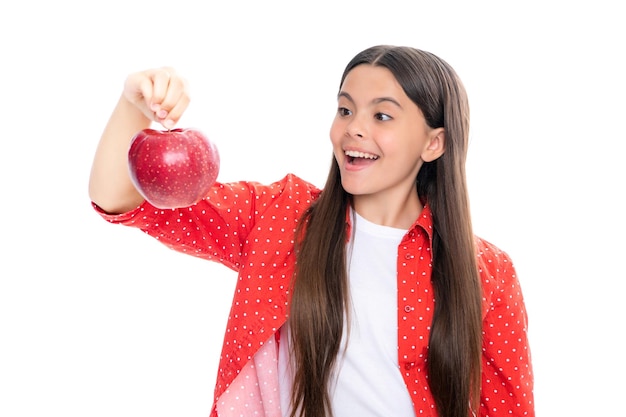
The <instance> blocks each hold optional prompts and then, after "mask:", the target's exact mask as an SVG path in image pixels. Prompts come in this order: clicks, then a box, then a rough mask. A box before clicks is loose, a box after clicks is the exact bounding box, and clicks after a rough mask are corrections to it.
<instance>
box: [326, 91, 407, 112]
mask: <svg viewBox="0 0 626 417" xmlns="http://www.w3.org/2000/svg"><path fill="white" fill-rule="evenodd" d="M340 97H344V98H345V99H347V100H349V101H350V102H351V103H354V100H353V99H352V96H350V94H348V93H346V92H345V91H340V92H339V94H337V99H339V98H340ZM383 102H389V103H392V104H395V105H396V106H398V107H399V108H402V106H401V105H400V103H398V101H397V100H396V99H394V98H392V97H378V98H375V99H374V100H372V103H374V104H379V103H383Z"/></svg>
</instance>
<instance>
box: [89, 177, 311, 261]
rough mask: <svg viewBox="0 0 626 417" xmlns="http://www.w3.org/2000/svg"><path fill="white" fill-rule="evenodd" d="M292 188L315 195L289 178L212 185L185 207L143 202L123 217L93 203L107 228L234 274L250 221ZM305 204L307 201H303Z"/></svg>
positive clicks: (303, 183) (306, 187)
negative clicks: (131, 232) (142, 236)
mask: <svg viewBox="0 0 626 417" xmlns="http://www.w3.org/2000/svg"><path fill="white" fill-rule="evenodd" d="M294 188H297V189H298V190H299V191H302V194H303V195H306V194H310V193H311V192H312V191H314V190H315V188H314V187H313V186H311V185H310V184H308V183H306V182H305V181H303V180H300V179H299V178H297V177H295V176H293V175H291V174H290V175H287V176H286V177H284V178H283V179H281V180H280V181H277V182H274V183H272V184H268V185H263V184H259V183H256V182H243V181H242V182H233V183H216V184H215V185H214V186H213V188H212V189H211V191H210V192H209V195H208V196H207V197H206V198H205V199H203V200H202V201H200V202H199V203H197V204H195V205H192V206H189V207H185V208H178V209H159V208H156V207H154V206H152V205H151V204H150V203H148V202H147V201H146V202H144V203H143V204H141V205H140V206H139V207H137V208H135V209H134V210H131V211H129V212H127V213H122V214H117V215H111V214H107V213H106V212H104V211H103V210H102V209H100V208H99V207H98V206H97V205H95V204H94V203H92V204H93V207H94V208H95V210H96V211H97V212H98V213H99V214H100V215H101V216H102V217H103V218H104V219H105V220H107V221H109V222H111V223H115V224H122V225H125V226H130V227H136V228H138V229H140V230H142V231H143V232H145V233H146V234H148V235H150V236H152V237H154V238H155V239H157V240H158V241H160V242H161V243H163V244H164V245H166V246H168V247H169V248H170V249H173V250H176V251H179V252H182V253H186V254H189V255H192V256H197V257H200V258H203V259H207V260H211V261H217V262H221V263H222V264H224V265H226V266H227V267H229V268H231V269H233V270H238V269H239V267H240V266H241V258H242V252H243V250H244V246H245V244H246V240H247V239H248V236H249V234H250V232H251V231H252V230H253V228H254V225H255V222H256V221H257V220H259V219H262V218H263V217H264V215H265V212H266V210H268V209H269V210H271V207H272V202H273V201H274V200H276V199H278V198H280V197H281V195H283V193H285V192H291V191H290V190H293V189H294ZM308 203H310V200H309V199H306V201H303V204H308Z"/></svg>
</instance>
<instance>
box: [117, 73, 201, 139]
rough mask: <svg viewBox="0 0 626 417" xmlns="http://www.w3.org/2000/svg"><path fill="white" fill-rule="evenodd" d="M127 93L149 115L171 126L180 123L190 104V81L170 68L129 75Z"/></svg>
mask: <svg viewBox="0 0 626 417" xmlns="http://www.w3.org/2000/svg"><path fill="white" fill-rule="evenodd" d="M124 95H125V97H126V98H127V99H128V100H129V101H130V102H132V103H133V104H134V105H135V106H137V108H138V109H140V110H141V111H142V112H143V113H144V114H145V115H146V117H148V118H149V119H151V120H154V121H156V122H159V123H161V124H162V125H163V126H165V127H166V128H168V129H171V128H172V127H173V126H174V125H175V124H176V123H177V122H178V120H179V119H180V117H181V116H182V114H183V113H184V111H185V110H186V109H187V106H188V105H189V93H188V88H187V82H186V80H185V79H183V78H182V77H180V76H179V75H178V74H177V73H176V72H175V71H174V69H173V68H170V67H163V68H155V69H151V70H147V71H142V72H137V73H133V74H131V75H129V76H128V78H127V79H126V83H125V86H124Z"/></svg>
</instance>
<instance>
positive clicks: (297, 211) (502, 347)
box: [94, 175, 534, 417]
mask: <svg viewBox="0 0 626 417" xmlns="http://www.w3.org/2000/svg"><path fill="white" fill-rule="evenodd" d="M318 195H319V190H318V189H317V188H316V187H314V186H313V185H311V184H310V183H307V182H306V181H303V180H301V179H300V178H298V177H296V176H294V175H287V176H286V177H285V178H283V179H282V180H281V181H278V182H276V183H273V184H270V185H262V184H258V183H254V182H238V183H231V184H219V183H218V184H216V185H215V186H214V187H213V189H212V191H211V193H210V195H209V196H208V197H207V198H206V199H205V200H203V201H201V202H200V203H198V204H196V205H194V206H191V207H188V208H183V209H175V210H161V209H157V208H154V207H152V206H151V205H150V204H148V203H144V204H143V205H141V206H140V207H138V208H137V209H135V210H133V211H131V212H128V213H124V214H121V215H107V214H105V213H104V212H102V211H101V210H99V209H98V207H97V206H95V205H94V208H95V209H96V210H98V212H99V213H100V214H101V215H102V216H103V218H105V219H106V220H108V221H110V222H112V223H119V224H124V225H127V226H132V227H137V228H140V229H141V230H143V231H144V232H145V233H147V234H149V235H150V236H153V237H154V238H156V239H158V240H159V241H161V242H162V243H163V244H165V245H167V246H168V247H170V248H172V249H174V250H177V251H180V252H183V253H187V254H189V255H192V256H198V257H201V258H204V259H207V260H211V261H217V262H221V263H222V264H224V265H226V266H228V267H229V268H231V269H233V270H235V271H237V272H238V282H237V286H236V288H235V294H234V298H233V303H232V307H231V311H230V315H229V318H228V323H227V328H226V334H225V336H224V342H223V347H222V354H221V357H220V366H219V370H218V375H217V382H216V387H215V392H214V407H213V411H212V416H216V415H218V410H219V415H220V416H223V415H227V416H257V415H258V416H280V401H279V400H278V391H277V390H278V382H277V374H276V373H277V352H276V343H275V341H274V335H277V334H278V332H277V331H278V329H279V328H280V327H281V326H282V325H283V324H284V323H285V322H286V320H287V315H288V299H289V291H288V288H289V280H290V278H291V276H292V274H293V268H294V262H295V256H294V253H293V238H294V230H295V227H296V225H297V222H298V219H299V218H300V216H301V215H302V213H303V212H304V210H306V208H307V207H308V206H309V205H310V204H311V202H312V201H313V200H314V199H315V198H316V197H317V196H318ZM431 232H432V218H431V214H430V211H429V209H428V207H426V208H425V210H424V211H423V213H422V215H421V216H420V218H419V219H418V220H417V221H416V223H415V225H414V227H412V228H411V229H410V231H409V232H408V233H407V234H406V236H405V238H404V239H403V241H402V242H401V244H400V246H399V247H398V265H397V266H398V359H399V364H398V366H399V368H400V371H401V372H402V375H403V377H404V380H405V383H406V385H407V388H408V390H409V392H410V395H411V397H412V400H413V404H414V408H415V412H416V415H417V416H436V412H435V409H434V407H435V406H434V401H433V398H432V395H431V394H430V390H429V388H428V377H427V373H426V361H427V353H428V335H429V332H430V325H431V322H432V315H433V309H434V303H435V300H434V294H433V290H432V285H431V282H430V270H431V246H430V242H431ZM477 247H478V250H479V251H478V261H479V266H480V273H481V278H482V281H483V287H484V300H483V305H484V329H483V334H484V343H483V378H482V389H481V405H480V410H479V411H480V412H479V414H480V415H481V416H485V417H486V416H491V417H498V416H534V411H533V392H532V389H533V376H532V369H531V362H530V351H529V349H528V340H527V328H526V320H527V317H526V311H525V307H524V301H523V297H522V293H521V290H520V287H519V282H518V280H517V277H516V275H515V271H514V268H513V266H512V264H511V261H510V259H509V257H508V256H507V255H506V254H505V253H504V252H502V251H500V250H499V249H498V248H496V247H495V246H494V245H491V244H490V243H488V242H485V241H484V240H481V239H478V238H477Z"/></svg>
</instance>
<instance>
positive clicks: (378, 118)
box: [374, 113, 391, 122]
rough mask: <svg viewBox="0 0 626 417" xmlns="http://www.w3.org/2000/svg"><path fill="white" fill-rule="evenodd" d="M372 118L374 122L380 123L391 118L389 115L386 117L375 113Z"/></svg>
mask: <svg viewBox="0 0 626 417" xmlns="http://www.w3.org/2000/svg"><path fill="white" fill-rule="evenodd" d="M374 118H375V119H376V120H380V121H383V122H384V121H386V120H391V116H389V115H387V114H385V113H376V114H375V115H374Z"/></svg>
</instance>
